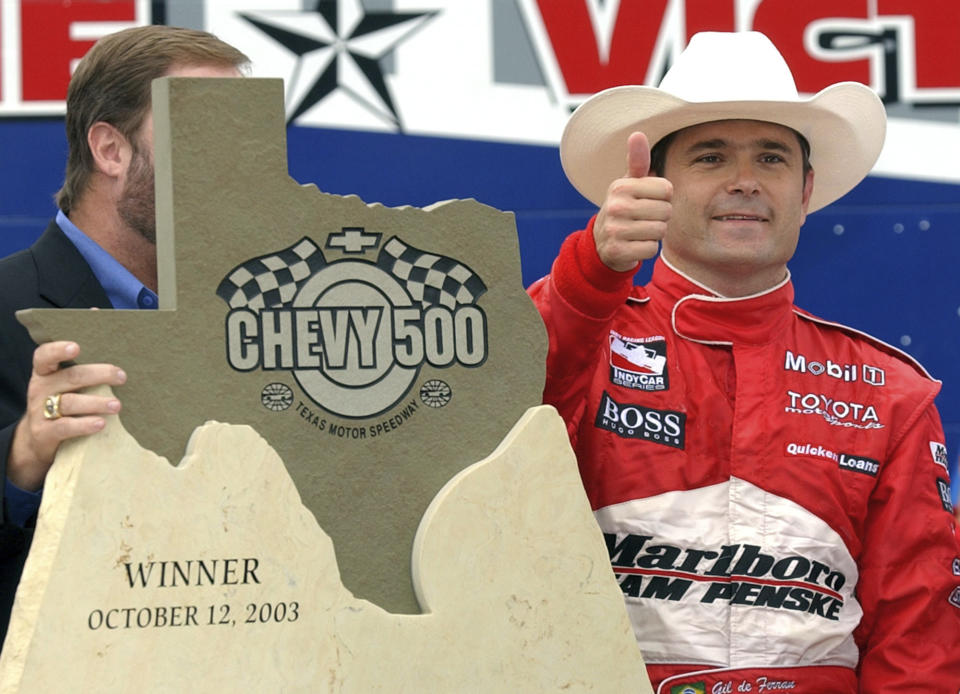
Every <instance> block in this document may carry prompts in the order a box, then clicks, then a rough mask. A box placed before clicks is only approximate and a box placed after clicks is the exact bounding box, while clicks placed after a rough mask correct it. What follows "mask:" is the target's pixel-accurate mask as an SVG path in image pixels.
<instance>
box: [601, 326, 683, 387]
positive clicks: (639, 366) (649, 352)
mask: <svg viewBox="0 0 960 694" xmlns="http://www.w3.org/2000/svg"><path fill="white" fill-rule="evenodd" d="M610 382H611V383H613V384H614V385H617V386H623V387H624V388H631V389H633V390H647V391H654V390H667V389H668V388H669V387H670V376H669V374H668V372H667V341H666V340H665V339H664V338H663V336H661V335H658V336H656V337H624V336H623V335H621V334H620V333H618V332H616V331H615V330H611V331H610Z"/></svg>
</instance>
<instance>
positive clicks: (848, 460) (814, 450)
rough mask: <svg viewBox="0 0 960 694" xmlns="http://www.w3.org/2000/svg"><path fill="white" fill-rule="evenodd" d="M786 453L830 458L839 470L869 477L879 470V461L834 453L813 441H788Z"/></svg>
mask: <svg viewBox="0 0 960 694" xmlns="http://www.w3.org/2000/svg"><path fill="white" fill-rule="evenodd" d="M787 455H796V456H811V457H814V458H824V459H826V460H832V461H834V462H835V463H837V465H838V466H839V468H840V469H841V470H849V471H851V472H859V473H861V474H864V475H869V476H870V477H876V476H877V472H879V470H880V461H878V460H874V459H873V458H866V457H864V456H859V455H852V454H850V453H836V452H834V451H831V450H830V449H828V448H824V447H823V446H819V445H817V444H814V443H788V444H787Z"/></svg>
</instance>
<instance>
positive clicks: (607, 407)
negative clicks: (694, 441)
mask: <svg viewBox="0 0 960 694" xmlns="http://www.w3.org/2000/svg"><path fill="white" fill-rule="evenodd" d="M686 421H687V415H686V414H684V413H683V412H675V411H673V410H655V409H653V408H650V407H643V406H642V405H633V404H627V403H619V402H617V401H616V400H614V399H613V398H611V397H610V394H609V393H607V392H606V391H604V393H603V397H602V398H601V400H600V407H599V408H598V409H597V417H596V419H595V420H594V424H595V426H596V427H597V428H599V429H603V430H605V431H611V432H613V433H614V434H616V435H617V436H619V437H621V438H625V439H640V440H643V441H651V442H653V443H660V444H663V445H664V446H671V447H673V448H683V445H684V437H685V429H686Z"/></svg>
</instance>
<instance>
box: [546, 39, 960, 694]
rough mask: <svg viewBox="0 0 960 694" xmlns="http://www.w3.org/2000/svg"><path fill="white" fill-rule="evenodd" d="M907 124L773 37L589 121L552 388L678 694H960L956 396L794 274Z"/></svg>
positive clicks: (580, 154)
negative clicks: (818, 309)
mask: <svg viewBox="0 0 960 694" xmlns="http://www.w3.org/2000/svg"><path fill="white" fill-rule="evenodd" d="M885 123H886V121H885V113H884V108H883V105H882V104H881V102H880V100H879V99H878V98H877V97H876V95H875V94H874V93H873V92H872V91H870V90H869V89H868V88H867V87H865V86H864V85H861V84H856V83H841V84H835V85H832V86H830V87H828V88H827V89H824V90H823V91H821V92H820V93H819V94H817V95H815V96H814V97H812V98H808V99H802V98H799V97H798V95H797V91H796V88H795V86H794V82H793V78H792V76H791V74H790V71H789V69H788V67H787V66H786V64H785V62H784V60H783V58H782V57H781V56H780V54H779V52H778V51H777V50H776V48H775V47H774V46H773V45H772V44H771V43H770V41H769V40H768V39H767V38H766V37H765V36H763V35H761V34H758V33H752V32H749V33H748V32H744V33H734V34H721V33H705V34H698V35H696V36H694V37H693V39H692V40H691V42H690V45H689V46H688V48H687V49H686V50H685V51H684V52H683V53H682V54H681V55H680V56H679V57H678V58H677V60H676V62H675V64H674V65H673V67H672V68H671V70H670V71H669V72H668V73H667V75H666V76H665V77H664V79H663V81H662V83H661V85H660V88H659V89H657V88H652V87H644V86H626V87H617V88H613V89H609V90H607V91H604V92H601V93H599V94H597V95H595V96H594V97H592V98H591V99H589V100H588V101H586V102H585V103H584V104H583V105H582V106H581V107H580V108H579V109H578V110H577V111H576V112H575V113H574V114H573V116H572V117H571V118H570V121H569V123H568V125H567V128H566V131H565V132H564V135H563V139H562V142H561V145H560V153H561V158H562V161H563V166H564V169H565V171H566V173H567V176H568V177H569V179H570V181H571V182H572V183H573V185H574V186H576V188H577V189H578V190H579V191H580V192H581V193H582V194H583V195H585V196H586V197H587V198H589V199H590V200H591V201H593V202H594V203H596V204H597V205H599V206H600V210H599V212H598V213H597V214H596V216H595V217H594V218H593V219H592V220H590V223H589V224H588V226H587V228H586V229H585V230H583V231H579V232H576V233H574V234H572V235H571V236H570V237H569V238H568V239H567V241H566V242H565V243H564V245H563V247H562V249H561V251H560V254H559V256H558V258H557V260H556V262H555V264H554V266H553V269H552V271H551V274H550V275H549V276H547V277H545V278H543V279H542V280H540V281H539V282H537V283H536V284H535V285H534V286H532V287H531V289H530V293H531V295H532V296H533V298H534V300H535V301H536V303H537V305H538V307H539V308H540V311H541V314H542V315H543V318H544V320H545V322H546V324H547V329H548V333H549V338H550V349H549V354H548V361H547V384H546V388H545V391H544V400H545V402H547V403H550V404H552V405H555V406H556V407H557V408H558V410H559V411H560V413H561V414H562V415H563V417H564V419H565V420H566V422H567V426H568V431H569V433H570V438H571V442H572V444H573V446H574V449H575V450H576V453H577V456H578V459H579V463H580V468H581V473H582V477H583V481H584V486H585V488H586V491H587V494H588V496H589V498H590V501H591V504H592V505H593V508H594V510H595V514H596V518H597V520H598V522H599V524H600V526H601V529H602V531H603V535H604V538H605V539H606V543H607V547H608V549H609V553H610V560H611V564H612V565H613V570H614V573H615V574H616V577H617V580H618V582H619V584H620V586H621V588H622V590H623V593H624V598H625V600H626V604H627V610H628V612H629V614H630V617H631V620H632V622H633V624H634V630H635V633H636V637H637V641H638V643H639V645H640V648H641V650H642V651H643V654H644V657H645V659H646V662H647V666H648V670H649V672H650V675H651V679H652V680H653V682H654V685H655V686H659V687H660V689H659V691H661V692H678V691H693V692H717V691H723V692H733V691H754V692H758V691H769V690H788V691H790V692H792V694H801V693H802V694H808V693H816V694H825V693H844V694H846V693H853V692H871V693H872V694H876V693H877V692H894V691H896V692H904V691H915V692H921V691H922V692H931V693H932V692H943V693H946V692H950V693H951V694H955V692H957V690H958V688H960V558H958V557H960V543H958V539H957V534H958V531H957V524H956V521H955V520H954V518H953V515H952V513H951V511H950V504H949V495H948V494H947V495H946V496H944V495H943V494H944V492H943V490H944V485H947V486H948V480H947V472H946V468H945V467H941V465H940V464H938V459H937V456H936V455H935V451H936V447H937V446H939V445H942V442H943V440H944V439H943V432H942V428H941V425H940V420H939V416H938V414H937V412H936V410H935V408H934V405H933V400H934V396H935V395H936V394H937V392H938V390H939V387H940V384H939V382H937V381H934V380H932V379H931V378H930V376H929V375H928V374H927V372H926V371H924V369H923V368H922V367H921V366H920V365H919V364H917V363H916V362H914V361H913V360H912V359H910V358H909V357H908V356H906V355H904V354H902V353H900V352H898V351H897V350H895V349H894V348H892V347H890V346H888V345H886V344H883V343H881V342H880V341H878V340H875V339H873V338H871V337H869V336H867V335H864V334H862V333H859V332H857V331H855V330H853V329H850V328H846V327H844V326H840V325H837V324H834V323H827V322H825V321H822V320H820V319H818V318H815V317H813V316H810V315H809V314H806V313H804V312H802V311H801V310H799V309H797V308H795V307H794V305H793V286H792V285H791V283H790V274H789V272H788V270H787V261H788V260H789V259H790V258H791V256H792V255H793V253H794V250H795V248H796V244H797V241H798V237H799V232H800V227H801V225H802V224H803V222H804V220H805V218H806V215H807V213H808V212H812V211H814V210H817V209H819V208H821V207H823V206H825V205H827V204H829V203H830V202H832V201H834V200H836V199H837V198H839V197H840V196H842V195H843V194H844V193H846V192H847V191H849V190H850V189H852V188H853V187H854V186H855V185H856V184H857V183H858V182H859V181H860V180H861V179H862V178H863V177H864V176H865V175H866V174H867V173H868V172H869V171H870V169H871V167H872V166H873V164H874V162H875V161H876V159H877V156H878V155H879V152H880V149H881V147H882V144H883V138H884V133H885ZM650 145H653V149H652V151H651V149H650ZM661 243H662V253H661V255H660V257H659V259H658V260H656V262H655V265H654V270H653V278H652V280H651V282H650V284H648V285H647V286H645V287H635V286H633V276H634V274H635V273H636V271H637V268H638V267H639V265H640V264H641V263H642V262H644V261H646V260H648V259H650V258H653V257H654V255H656V253H657V250H658V246H659V245H660V244H661Z"/></svg>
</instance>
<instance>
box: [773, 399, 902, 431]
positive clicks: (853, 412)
mask: <svg viewBox="0 0 960 694" xmlns="http://www.w3.org/2000/svg"><path fill="white" fill-rule="evenodd" d="M784 412H789V413H792V414H815V415H819V416H821V417H823V418H824V419H825V420H826V421H827V422H828V423H829V424H832V425H833V426H841V427H853V428H856V429H883V424H881V423H880V418H879V417H878V416H877V410H876V409H875V408H874V407H873V405H866V404H864V403H859V402H847V401H845V400H838V399H836V398H831V397H829V396H827V395H824V394H823V393H797V392H794V391H792V390H788V391H787V406H786V407H785V408H784Z"/></svg>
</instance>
